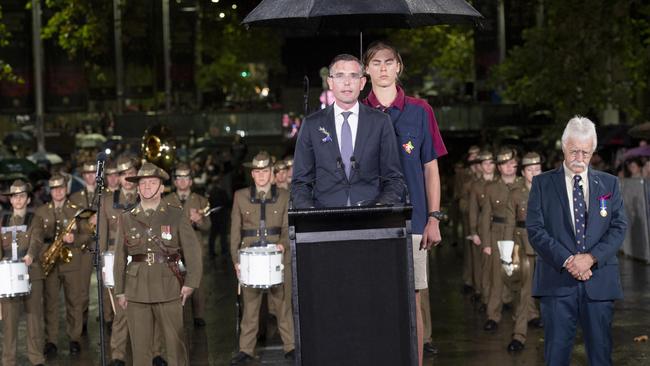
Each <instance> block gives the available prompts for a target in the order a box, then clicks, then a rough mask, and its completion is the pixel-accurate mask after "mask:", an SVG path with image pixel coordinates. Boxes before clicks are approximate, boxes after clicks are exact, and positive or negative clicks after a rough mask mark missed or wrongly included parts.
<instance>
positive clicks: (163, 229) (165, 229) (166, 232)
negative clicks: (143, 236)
mask: <svg viewBox="0 0 650 366" xmlns="http://www.w3.org/2000/svg"><path fill="white" fill-rule="evenodd" d="M160 236H161V237H162V238H163V239H165V240H172V227H171V226H170V225H162V226H160Z"/></svg>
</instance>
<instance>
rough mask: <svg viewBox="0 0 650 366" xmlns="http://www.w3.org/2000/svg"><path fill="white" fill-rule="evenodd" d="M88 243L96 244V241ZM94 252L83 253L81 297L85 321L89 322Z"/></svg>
mask: <svg viewBox="0 0 650 366" xmlns="http://www.w3.org/2000/svg"><path fill="white" fill-rule="evenodd" d="M88 245H94V242H93V243H92V244H91V243H89V244H88ZM94 268H95V267H94V266H93V254H92V253H91V252H90V251H88V250H84V252H83V253H82V254H81V273H80V274H79V276H80V277H81V290H82V292H81V299H82V300H83V305H82V306H83V322H84V324H85V323H88V304H89V303H90V276H92V275H93V273H94V272H93V269H94Z"/></svg>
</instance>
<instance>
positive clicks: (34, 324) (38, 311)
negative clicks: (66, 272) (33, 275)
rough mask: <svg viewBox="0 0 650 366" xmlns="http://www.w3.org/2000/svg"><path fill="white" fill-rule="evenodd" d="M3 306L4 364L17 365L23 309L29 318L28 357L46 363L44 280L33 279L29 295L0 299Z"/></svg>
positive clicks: (34, 362) (35, 361)
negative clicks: (19, 327)
mask: <svg viewBox="0 0 650 366" xmlns="http://www.w3.org/2000/svg"><path fill="white" fill-rule="evenodd" d="M0 304H1V305H0V306H2V328H3V339H2V365H4V366H15V365H16V340H17V339H18V320H19V319H20V313H21V310H23V311H24V313H25V318H26V320H27V337H25V341H26V342H27V358H28V359H29V362H31V363H32V364H33V365H37V364H39V363H45V357H44V356H43V344H44V342H43V281H42V280H35V281H32V290H31V292H30V294H29V295H27V296H19V297H14V298H7V299H2V300H0Z"/></svg>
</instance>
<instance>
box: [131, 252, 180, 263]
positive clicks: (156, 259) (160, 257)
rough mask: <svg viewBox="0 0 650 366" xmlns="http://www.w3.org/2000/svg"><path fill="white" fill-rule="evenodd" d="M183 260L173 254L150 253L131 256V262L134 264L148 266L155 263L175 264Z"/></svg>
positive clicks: (178, 255)
mask: <svg viewBox="0 0 650 366" xmlns="http://www.w3.org/2000/svg"><path fill="white" fill-rule="evenodd" d="M179 259H181V256H180V254H178V253H176V254H171V255H164V254H160V253H155V252H149V253H147V254H133V255H131V261H133V262H146V263H147V264H148V265H152V264H153V263H173V262H176V261H178V260H179Z"/></svg>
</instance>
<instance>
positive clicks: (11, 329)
mask: <svg viewBox="0 0 650 366" xmlns="http://www.w3.org/2000/svg"><path fill="white" fill-rule="evenodd" d="M30 191H31V190H30V187H29V185H28V184H27V183H26V182H24V181H22V180H16V181H14V182H13V183H12V185H11V187H10V188H9V191H8V192H5V193H3V194H4V195H6V196H9V201H10V202H11V206H12V212H11V213H10V214H9V213H8V214H5V215H4V216H3V218H2V228H3V229H5V230H7V229H9V230H10V231H6V232H5V233H3V234H2V245H1V246H0V257H2V260H12V259H13V258H12V241H13V237H14V235H15V238H16V242H17V245H18V253H17V254H18V257H17V260H22V261H23V262H25V264H26V265H27V266H28V267H29V269H28V271H29V280H30V282H31V287H32V288H31V292H30V294H29V295H26V296H18V297H13V298H4V299H2V300H0V307H1V308H2V326H3V327H2V328H3V339H2V364H3V365H4V366H15V365H16V340H17V339H18V320H19V319H20V313H21V309H24V313H25V318H26V319H27V337H26V338H25V339H26V341H27V358H28V359H29V362H31V364H32V365H43V364H44V363H45V357H43V352H42V350H43V343H44V342H43V271H42V270H41V263H40V261H39V257H40V254H41V248H42V246H43V223H42V221H41V219H40V218H39V217H37V216H35V215H34V214H33V213H32V212H27V206H28V205H29V203H30V198H29V193H30ZM0 280H4V279H0Z"/></svg>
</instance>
